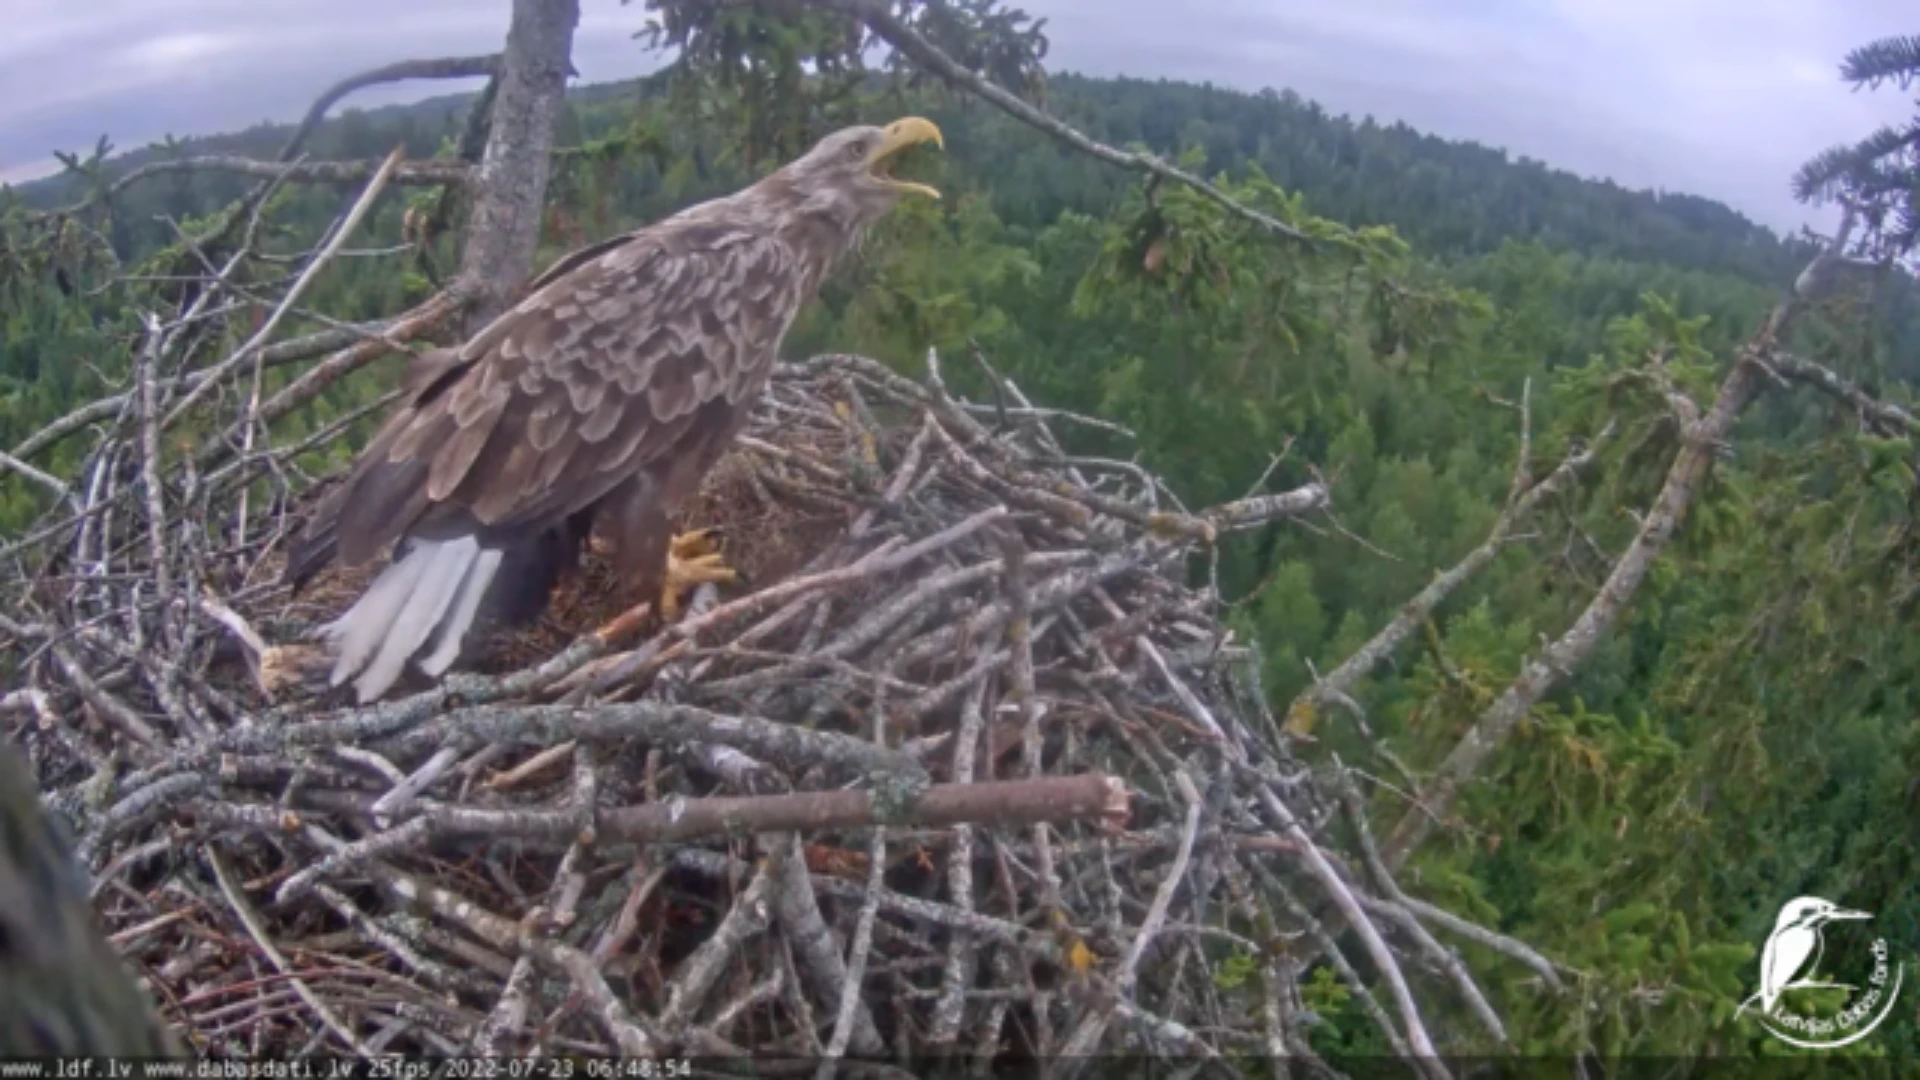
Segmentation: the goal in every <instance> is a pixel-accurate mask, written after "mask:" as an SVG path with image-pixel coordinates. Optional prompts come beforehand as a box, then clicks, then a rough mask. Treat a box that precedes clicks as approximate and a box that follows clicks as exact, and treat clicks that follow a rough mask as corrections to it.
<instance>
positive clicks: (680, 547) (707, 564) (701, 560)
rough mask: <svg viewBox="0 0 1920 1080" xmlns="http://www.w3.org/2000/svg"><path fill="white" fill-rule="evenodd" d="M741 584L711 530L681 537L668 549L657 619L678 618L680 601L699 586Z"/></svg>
mask: <svg viewBox="0 0 1920 1080" xmlns="http://www.w3.org/2000/svg"><path fill="white" fill-rule="evenodd" d="M739 580H740V575H739V574H738V573H736V572H735V571H734V569H733V567H731V566H728V565H727V564H726V557H725V556H723V555H721V554H720V548H719V545H717V544H715V543H714V542H713V535H712V532H711V530H707V529H701V530H698V531H696V532H687V533H681V534H680V535H678V536H676V537H674V538H673V540H672V541H671V542H670V543H669V544H668V545H667V581H666V584H665V585H664V586H663V587H662V588H661V589H660V618H661V619H662V620H663V621H665V622H672V621H674V620H675V619H677V618H679V617H680V605H681V598H682V597H683V596H685V595H687V594H689V593H691V592H693V590H695V589H697V588H699V587H700V586H701V585H704V584H707V583H708V582H712V583H714V584H716V585H731V584H733V583H735V582H737V581H739Z"/></svg>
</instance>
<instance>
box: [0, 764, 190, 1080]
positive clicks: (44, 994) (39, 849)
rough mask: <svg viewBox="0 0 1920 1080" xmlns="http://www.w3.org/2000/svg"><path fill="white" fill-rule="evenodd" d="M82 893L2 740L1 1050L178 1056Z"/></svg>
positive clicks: (60, 840) (54, 826) (61, 835)
mask: <svg viewBox="0 0 1920 1080" xmlns="http://www.w3.org/2000/svg"><path fill="white" fill-rule="evenodd" d="M87 891H88V890H87V886H86V881H85V878H84V876H83V875H82V874H81V873H80V871H79V868H78V867H77V866H76V865H75V864H74V861H73V854H72V847H71V845H70V844H69V843H68V841H67V836H66V830H65V829H63V828H62V827H61V826H60V824H59V822H57V821H56V820H55V819H54V818H53V817H52V816H51V815H50V814H48V813H47V812H46V810H45V809H44V808H42V807H41V805H40V792H39V785H38V784H37V783H36V782H35V781H34V778H33V774H32V772H31V771H30V770H29V769H28V768H27V765H26V763H25V762H24V761H23V760H21V758H20V755H19V753H18V751H16V750H15V748H14V747H12V746H10V745H0V1057H33V1056H43V1055H44V1056H79V1055H103V1056H104V1055H111V1056H127V1057H163V1056H177V1055H179V1054H180V1053H181V1047H180V1044H179V1042H178V1041H177V1040H176V1039H175V1037H174V1035H173V1033H172V1032H171V1031H170V1030H169V1029H168V1028H167V1026H166V1025H165V1024H164V1023H163V1022H161V1020H160V1019H159V1017H158V1016H157V1015H156V1014H155V1013H154V1010H153V1006H152V1003H151V1002H150V1001H149V1000H148V999H147V995H146V994H145V993H144V992H142V991H141V989H140V987H139V986H138V985H137V984H136V983H135V982H134V980H133V978H132V976H131V975H130V974H129V973H128V971H127V967H126V965H125V963H123V962H122V961H121V959H120V956H119V954H118V953H117V952H115V951H114V948H113V946H112V945H110V944H108V942H107V939H106V937H105V936H104V935H103V934H102V933H101V932H100V924H99V921H98V919H97V918H96V917H95V915H94V911H93V902H92V901H91V899H89V897H88V895H87Z"/></svg>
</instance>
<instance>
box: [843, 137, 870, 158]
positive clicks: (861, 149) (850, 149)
mask: <svg viewBox="0 0 1920 1080" xmlns="http://www.w3.org/2000/svg"><path fill="white" fill-rule="evenodd" d="M866 156H867V140H865V139H855V140H853V141H852V142H850V143H848V144H847V160H849V161H859V160H860V159H861V158H863V157H866Z"/></svg>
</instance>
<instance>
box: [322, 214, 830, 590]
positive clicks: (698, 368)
mask: <svg viewBox="0 0 1920 1080" xmlns="http://www.w3.org/2000/svg"><path fill="white" fill-rule="evenodd" d="M569 262H570V263H571V264H572V265H570V266H568V268H567V269H566V270H565V271H564V272H562V273H561V274H559V275H557V276H554V277H553V279H552V280H551V281H549V282H548V284H547V285H546V286H545V287H544V288H541V289H540V290H539V291H537V292H535V293H534V294H533V295H532V296H529V297H528V298H527V299H526V300H524V301H522V302H521V303H520V304H519V305H517V306H516V307H515V308H513V309H512V310H511V311H509V312H508V313H506V314H505V315H503V316H501V317H500V318H499V319H498V320H496V321H495V322H494V323H492V324H491V325H490V326H489V327H488V328H487V329H486V330H484V331H482V332H481V333H480V334H479V335H478V336H476V337H475V338H474V339H473V340H472V341H470V342H469V343H468V344H467V345H466V346H465V347H463V348H462V349H460V350H459V351H458V353H457V354H455V355H454V356H453V358H452V359H451V360H449V359H448V358H446V357H444V356H441V357H422V358H420V360H418V361H416V367H415V372H414V374H413V375H412V376H411V379H412V380H417V381H418V383H419V384H421V385H419V387H418V389H417V391H416V392H415V393H414V395H413V397H412V398H411V400H410V401H409V402H408V404H407V405H406V406H404V407H403V408H402V409H401V411H400V412H399V413H398V414H396V415H395V416H394V417H393V418H392V419H391V420H390V421H389V422H388V423H387V424H386V426H385V427H384V428H383V429H382V430H381V432H380V433H379V435H378V436H376V438H375V439H374V441H373V442H372V443H371V444H370V445H369V446H368V447H367V448H366V450H365V451H364V452H363V453H362V455H361V457H360V460H359V461H358V463H357V464H356V466H355V468H354V469H353V471H352V472H351V473H350V474H349V476H348V478H347V480H346V481H345V483H344V484H343V485H342V486H341V488H340V489H338V490H337V491H336V492H335V493H334V497H333V498H331V499H329V500H328V503H329V505H328V506H327V507H326V508H325V510H323V512H322V514H321V515H319V517H320V518H321V520H316V521H315V523H314V526H315V528H314V529H313V530H310V533H309V535H310V537H312V538H313V540H315V541H318V542H320V543H322V544H323V545H324V546H325V547H329V548H330V547H334V546H335V544H337V553H338V557H339V559H340V560H341V561H342V562H344V563H346V564H348V565H358V564H360V563H363V562H365V561H366V560H368V559H370V558H372V557H374V556H375V555H377V554H378V553H379V552H380V551H381V550H382V549H384V548H385V547H386V546H387V545H388V544H390V543H392V542H393V541H395V540H396V539H399V538H400V537H402V536H405V535H418V536H432V537H444V536H460V535H475V536H477V537H478V538H479V539H480V541H481V543H482V544H484V545H489V546H491V545H494V544H500V545H512V544H515V543H519V542H522V541H524V540H525V539H527V538H529V537H531V536H533V535H535V534H538V533H540V532H543V531H546V530H549V529H553V528H555V527H557V526H558V525H559V524H560V523H561V522H563V521H564V520H566V519H567V518H568V517H569V516H570V515H573V514H575V513H577V512H579V511H582V510H584V509H587V508H589V507H591V506H592V505H593V504H594V503H596V502H597V501H598V500H600V499H602V498H603V497H605V496H606V495H607V494H608V493H609V492H611V491H613V490H614V489H615V488H616V487H617V486H619V485H621V484H622V482H624V481H628V480H629V479H631V478H635V477H644V476H646V475H648V474H649V473H651V472H656V471H658V472H663V473H664V472H666V471H671V467H672V465H673V463H674V462H675V460H676V459H678V458H683V457H686V456H689V455H693V456H698V457H702V458H706V457H709V456H710V454H711V451H712V448H711V444H712V443H713V442H714V441H716V435H717V432H718V431H720V430H727V429H732V428H733V427H734V426H735V424H736V423H737V419H738V418H739V417H740V416H742V415H744V413H745V412H746V411H747V410H748V409H749V408H750V407H751V405H752V402H751V401H750V400H748V396H749V394H751V393H752V390H753V388H754V386H755V385H756V375H757V374H758V372H757V371H756V369H757V368H759V367H761V366H762V365H764V364H765V363H766V362H768V361H769V360H770V359H771V354H772V351H773V349H774V348H775V347H776V345H777V343H778V341H779V338H780V335H781V334H782V333H783V332H784V331H785V329H786V323H787V322H788V321H790V320H791V318H792V313H793V308H794V307H795V304H794V303H793V302H792V299H791V294H792V292H793V290H794V289H795V288H796V286H797V284H798V283H797V282H796V281H795V280H794V279H795V277H796V274H795V272H794V266H793V256H792V253H791V252H790V251H789V250H788V249H787V248H786V247H785V246H784V245H783V244H782V243H781V242H780V241H778V240H777V239H776V238H773V237H770V236H768V235H766V234H764V233H758V232H749V231H745V230H737V229H727V228H724V227H721V226H715V225H708V224H701V223H697V222H689V223H686V224H684V225H683V226H681V227H679V228H676V229H670V230H665V231H661V230H657V229H656V230H649V231H646V232H642V233H639V234H636V235H634V236H633V237H631V238H629V239H628V240H627V241H626V242H625V243H621V244H614V245H607V246H605V250H602V251H598V252H595V253H589V254H588V257H586V258H575V259H570V260H569ZM439 368H444V370H437V369H439ZM410 389H412V388H411V387H410ZM327 511H331V513H328V512H327ZM328 518H330V519H331V520H325V519H328ZM321 533H327V534H331V537H330V539H331V540H332V541H333V542H331V543H329V542H327V538H323V537H322V536H321V535H320V534H321ZM303 554H305V555H307V557H306V558H304V559H303V558H301V556H302V555H303ZM327 554H331V553H322V552H319V551H312V552H310V553H305V552H296V553H295V557H294V559H292V560H290V562H289V572H290V575H297V574H298V566H297V565H296V564H302V563H311V562H313V561H314V560H313V556H320V561H321V562H322V564H324V562H325V561H326V555H327ZM313 569H314V570H317V569H318V567H317V566H316V567H313ZM296 579H297V578H296Z"/></svg>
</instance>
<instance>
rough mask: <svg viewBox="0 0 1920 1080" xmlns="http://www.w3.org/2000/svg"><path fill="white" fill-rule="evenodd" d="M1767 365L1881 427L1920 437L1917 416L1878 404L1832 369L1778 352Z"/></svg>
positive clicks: (1773, 353)
mask: <svg viewBox="0 0 1920 1080" xmlns="http://www.w3.org/2000/svg"><path fill="white" fill-rule="evenodd" d="M1767 364H1768V365H1769V366H1770V367H1772V368H1773V370H1775V371H1777V372H1779V373H1780V374H1782V375H1784V376H1786V377H1787V378H1789V379H1793V380H1795V381H1797V382H1803V383H1806V384H1807V385H1809V386H1812V387H1814V388H1815V389H1818V390H1820V391H1822V392H1823V393H1826V394H1828V395H1830V396H1832V397H1834V398H1838V399H1839V400H1841V401H1844V402H1846V403H1847V404H1849V405H1851V406H1853V407H1854V409H1855V410H1856V411H1858V412H1859V413H1860V415H1861V416H1864V417H1866V418H1868V419H1869V420H1872V421H1875V422H1877V423H1879V424H1880V425H1881V426H1883V427H1887V428H1891V429H1893V430H1896V431H1904V432H1906V433H1908V434H1910V435H1920V417H1916V416H1914V415H1913V414H1912V413H1910V412H1908V411H1907V410H1905V409H1903V408H1901V407H1900V406H1898V405H1895V404H1893V403H1892V402H1887V401H1881V400H1880V399H1879V398H1876V397H1874V396H1873V395H1872V394H1869V393H1867V392H1866V391H1865V390H1862V389H1861V388H1860V387H1859V385H1858V384H1856V383H1854V382H1853V381H1852V380H1851V379H1848V378H1846V377H1845V376H1843V375H1841V374H1840V373H1839V372H1837V371H1834V370H1832V369H1831V368H1828V367H1825V366H1823V365H1820V364H1816V363H1814V362H1813V361H1811V360H1807V359H1805V358H1803V357H1799V356H1795V355H1793V354H1792V353H1787V352H1781V351H1779V350H1775V351H1773V352H1771V353H1768V354H1767Z"/></svg>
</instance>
